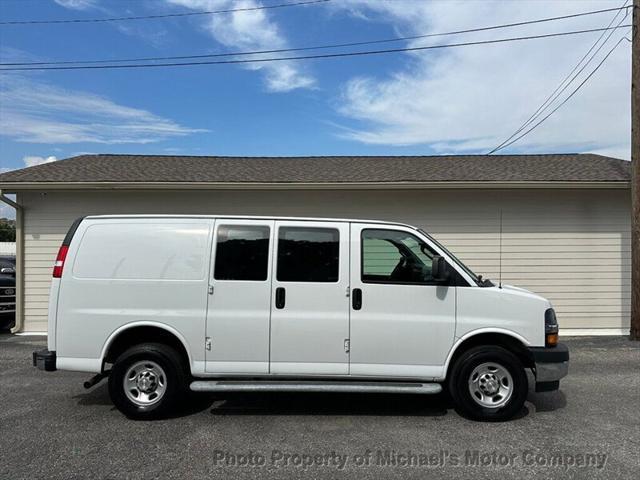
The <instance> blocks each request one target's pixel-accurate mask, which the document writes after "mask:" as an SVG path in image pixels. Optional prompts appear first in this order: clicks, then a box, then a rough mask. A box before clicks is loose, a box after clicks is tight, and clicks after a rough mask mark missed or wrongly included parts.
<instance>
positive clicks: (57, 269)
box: [53, 245, 69, 278]
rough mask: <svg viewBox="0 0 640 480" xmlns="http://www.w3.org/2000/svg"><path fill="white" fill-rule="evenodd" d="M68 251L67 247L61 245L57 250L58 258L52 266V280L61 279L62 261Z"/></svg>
mask: <svg viewBox="0 0 640 480" xmlns="http://www.w3.org/2000/svg"><path fill="white" fill-rule="evenodd" d="M68 251H69V246H68V245H62V246H61V247H60V250H58V256H57V257H56V263H54V264H53V278H60V277H62V270H63V269H64V261H65V259H66V258H67V252H68Z"/></svg>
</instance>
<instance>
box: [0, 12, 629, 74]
mask: <svg viewBox="0 0 640 480" xmlns="http://www.w3.org/2000/svg"><path fill="white" fill-rule="evenodd" d="M627 8H630V7H625V6H623V7H620V8H607V9H604V10H592V11H589V12H582V13H574V14H571V15H562V16H559V17H547V18H540V19H536V20H527V21H522V22H514V23H506V24H501V25H492V26H487V27H479V28H471V29H466V30H454V31H450V32H440V33H430V34H426V35H413V36H408V37H393V38H387V39H381V40H368V41H361V42H350V43H335V44H329V45H320V46H310V47H296V48H280V49H275V50H256V51H249V52H246V51H245V52H226V53H212V54H201V55H178V56H170V57H166V56H165V57H141V58H124V59H112V60H77V61H74V60H66V61H51V62H23V63H0V66H27V65H70V64H100V63H123V62H151V61H170V60H190V59H197V58H215V57H235V56H241V55H258V54H272V53H285V52H301V51H309V50H323V49H331V48H344V47H357V46H363V45H373V44H381V43H391V42H400V41H408V40H419V39H425V38H433V37H443V36H448V35H458V34H463V33H473V32H482V31H488V30H497V29H502V28H511V27H517V26H522V25H531V24H535V23H543V22H551V21H556V20H564V19H567V18H574V17H581V16H585V15H596V14H600V13H604V12H611V11H617V13H616V17H617V15H618V13H620V11H622V10H625V9H627ZM614 18H615V17H614ZM609 26H611V24H609ZM604 33H605V32H603V35H604Z"/></svg>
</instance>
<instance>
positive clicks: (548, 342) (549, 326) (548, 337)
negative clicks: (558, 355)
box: [544, 308, 558, 347]
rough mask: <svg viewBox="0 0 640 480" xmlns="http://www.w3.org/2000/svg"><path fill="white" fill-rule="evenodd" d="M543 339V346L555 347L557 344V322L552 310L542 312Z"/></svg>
mask: <svg viewBox="0 0 640 480" xmlns="http://www.w3.org/2000/svg"><path fill="white" fill-rule="evenodd" d="M544 337H545V342H544V343H545V346H547V347H555V346H556V345H557V344H558V320H557V319H556V312H555V310H554V309H553V308H548V309H547V311H546V312H544Z"/></svg>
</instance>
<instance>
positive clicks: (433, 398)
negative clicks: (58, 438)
mask: <svg viewBox="0 0 640 480" xmlns="http://www.w3.org/2000/svg"><path fill="white" fill-rule="evenodd" d="M533 387H534V386H533V385H531V388H530V391H529V396H528V398H527V402H528V403H529V404H531V405H532V406H533V407H534V409H535V410H534V411H536V412H550V411H554V410H558V409H561V408H564V407H565V406H566V404H567V400H566V396H565V394H564V393H563V392H562V391H556V392H548V393H535V391H534V388H533ZM73 398H74V399H75V400H77V402H78V405H81V406H92V405H112V402H111V399H110V398H109V392H108V389H107V383H106V381H105V382H103V383H101V384H99V385H97V386H95V387H94V388H92V389H91V390H88V391H87V392H86V393H81V394H78V395H76V396H74V397H73ZM207 409H210V413H211V414H212V415H221V416H222V415H238V416H241V415H329V416H348V415H353V416H362V415H373V416H405V417H406V416H416V417H417V416H422V417H441V416H444V415H446V414H447V412H448V411H449V410H453V404H452V402H451V399H450V398H449V396H448V395H447V394H445V393H442V394H439V395H402V394H357V393H356V394H349V393H302V392H300V393H291V392H256V393H225V394H206V393H199V394H195V393H192V394H187V395H186V397H185V399H184V402H183V403H182V409H181V410H180V411H179V412H176V414H175V415H172V416H171V418H179V417H184V416H188V415H193V414H196V413H200V412H202V411H205V410H207ZM529 413H530V411H529V408H527V407H526V406H525V407H524V408H523V409H522V411H521V412H520V413H519V414H518V415H516V416H515V417H514V418H513V419H512V420H518V419H521V418H524V417H526V416H528V415H529Z"/></svg>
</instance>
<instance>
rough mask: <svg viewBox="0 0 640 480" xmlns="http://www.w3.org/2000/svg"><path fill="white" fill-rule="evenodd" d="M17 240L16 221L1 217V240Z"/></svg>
mask: <svg viewBox="0 0 640 480" xmlns="http://www.w3.org/2000/svg"><path fill="white" fill-rule="evenodd" d="M15 241H16V222H15V220H10V219H8V218H0V242H15Z"/></svg>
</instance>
